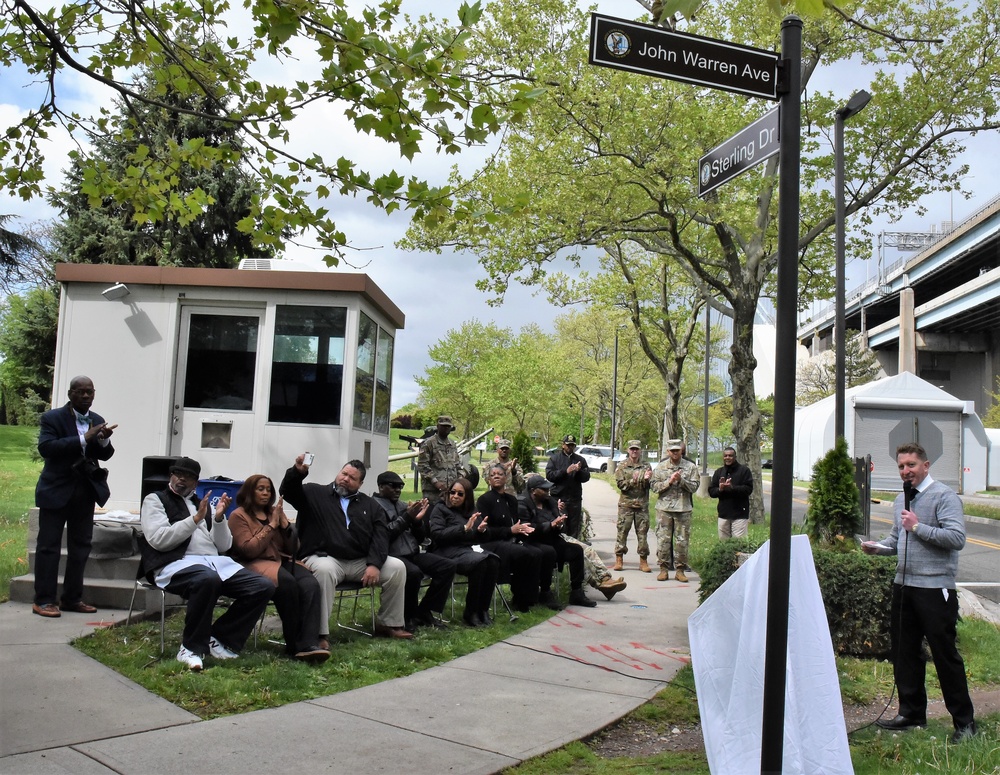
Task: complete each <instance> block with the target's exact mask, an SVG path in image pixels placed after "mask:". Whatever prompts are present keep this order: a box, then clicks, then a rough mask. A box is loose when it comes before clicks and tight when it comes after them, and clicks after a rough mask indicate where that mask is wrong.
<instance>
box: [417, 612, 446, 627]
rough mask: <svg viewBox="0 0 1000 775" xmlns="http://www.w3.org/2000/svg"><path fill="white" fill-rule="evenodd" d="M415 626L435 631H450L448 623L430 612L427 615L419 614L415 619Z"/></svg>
mask: <svg viewBox="0 0 1000 775" xmlns="http://www.w3.org/2000/svg"><path fill="white" fill-rule="evenodd" d="M413 622H414V624H418V625H421V626H423V627H433V628H434V629H435V630H446V629H448V623H447V622H446V621H445V620H444V619H441V618H439V617H437V616H435V615H434V614H433V613H432V612H430V611H428V612H426V613H418V614H417V615H416V616H414V617H413Z"/></svg>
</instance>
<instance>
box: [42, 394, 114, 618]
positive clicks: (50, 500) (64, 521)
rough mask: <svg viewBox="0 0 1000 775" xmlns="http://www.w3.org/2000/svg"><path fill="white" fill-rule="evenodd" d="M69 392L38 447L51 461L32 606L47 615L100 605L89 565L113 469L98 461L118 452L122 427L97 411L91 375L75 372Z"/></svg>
mask: <svg viewBox="0 0 1000 775" xmlns="http://www.w3.org/2000/svg"><path fill="white" fill-rule="evenodd" d="M67 395H68V397H69V401H68V402H67V403H66V404H65V405H64V406H61V407H59V408H58V409H51V410H49V411H48V412H46V413H45V414H43V415H42V417H41V420H40V421H39V429H38V453H39V454H40V455H41V456H42V459H43V460H44V461H45V465H44V466H43V467H42V473H41V475H40V476H39V477H38V485H37V487H36V488H35V505H36V506H38V539H37V543H36V545H35V602H34V604H33V605H32V606H31V611H32V613H35V614H38V615H39V616H43V617H45V618H47V619H54V618H57V617H59V616H61V615H62V614H61V611H74V612H76V613H81V614H92V613H94V612H95V611H97V609H96V608H95V607H94V606H92V605H90V604H88V603H85V602H84V601H83V571H84V568H85V567H86V564H87V558H88V557H90V545H91V542H92V540H93V535H94V506H95V505H96V504H100V505H101V506H103V505H104V504H105V503H107V501H108V498H110V497H111V490H110V489H109V488H108V481H107V479H108V472H107V471H106V470H104V469H103V468H101V467H100V465H99V463H98V462H97V461H99V460H108V459H109V458H110V457H111V456H112V455H114V454H115V448H114V446H112V444H111V434H113V433H114V431H115V428H117V427H118V426H117V425H109V424H108V423H106V422H105V421H104V418H103V417H101V416H100V415H99V414H98V413H97V412H93V411H91V409H90V407H91V404H93V403H94V383H93V381H92V380H91V379H90V377H84V376H79V377H74V378H73V379H72V381H71V382H70V383H69V392H68V394H67ZM64 527H65V529H66V575H65V576H64V577H63V589H62V599H61V601H60V602H59V604H58V605H56V600H57V594H56V592H57V589H58V584H59V555H60V553H61V549H60V547H61V545H62V536H63V528H64Z"/></svg>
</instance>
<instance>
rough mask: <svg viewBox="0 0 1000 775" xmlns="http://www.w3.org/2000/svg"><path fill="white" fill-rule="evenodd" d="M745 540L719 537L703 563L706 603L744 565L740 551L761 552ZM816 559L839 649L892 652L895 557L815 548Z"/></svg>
mask: <svg viewBox="0 0 1000 775" xmlns="http://www.w3.org/2000/svg"><path fill="white" fill-rule="evenodd" d="M759 546H760V545H759V544H758V543H755V542H752V541H750V542H748V541H747V540H746V539H732V540H728V541H720V542H719V543H718V544H716V545H715V546H713V547H712V548H711V549H709V551H708V553H707V554H706V556H705V558H704V560H703V562H702V564H701V566H700V567H699V568H698V572H699V575H700V577H701V585H700V587H699V589H698V596H699V600H700V601H701V602H704V601H705V600H706V599H707V598H708V596H709V595H711V594H712V593H713V592H714V591H715V590H716V589H718V588H719V587H720V586H721V585H722V584H723V582H725V580H726V579H728V578H729V577H730V576H731V575H732V574H733V573H735V572H736V569H737V568H738V567H739V565H740V564H741V562H740V560H741V558H740V554H746V553H752V552H755V551H757V549H758V548H759ZM813 561H814V563H815V565H816V576H817V578H818V579H819V589H820V594H822V596H823V604H824V606H825V607H826V619H827V622H828V623H829V625H830V636H831V638H832V640H833V648H834V651H835V652H836V653H837V654H849V655H853V656H860V657H884V656H887V655H888V653H889V598H890V594H891V589H892V579H893V576H894V575H895V573H896V558H895V557H869V556H867V555H865V554H862V553H861V551H850V552H845V551H830V550H827V549H818V548H817V547H815V546H814V547H813Z"/></svg>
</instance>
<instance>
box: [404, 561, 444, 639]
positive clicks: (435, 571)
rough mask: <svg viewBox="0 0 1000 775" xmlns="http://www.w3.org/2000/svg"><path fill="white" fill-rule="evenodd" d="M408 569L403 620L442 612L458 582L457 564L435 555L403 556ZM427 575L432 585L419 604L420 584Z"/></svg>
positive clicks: (408, 620)
mask: <svg viewBox="0 0 1000 775" xmlns="http://www.w3.org/2000/svg"><path fill="white" fill-rule="evenodd" d="M399 559H400V560H402V561H403V565H405V566H406V587H405V589H404V591H403V618H404V619H405V620H406V621H407V622H410V621H412V620H413V617H415V616H417V615H418V614H425V613H430V612H431V611H433V612H434V613H441V612H442V611H443V610H444V604H445V603H446V602H448V593H449V592H450V591H451V583H452V581H454V580H455V561H454V560H449V559H448V558H447V557H442V556H441V555H439V554H434V552H423V553H419V552H418V553H417V554H410V555H407V556H406V557H400V558H399ZM424 576H429V577H430V580H431V583H430V586H428V587H427V592H425V593H424V599H423V601H421V602H420V603H418V602H417V601H418V597H419V595H420V584H421V582H423V580H424Z"/></svg>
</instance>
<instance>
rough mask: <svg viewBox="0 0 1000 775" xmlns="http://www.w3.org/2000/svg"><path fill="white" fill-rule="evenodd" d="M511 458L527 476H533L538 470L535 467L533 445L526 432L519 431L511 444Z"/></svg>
mask: <svg viewBox="0 0 1000 775" xmlns="http://www.w3.org/2000/svg"><path fill="white" fill-rule="evenodd" d="M510 456H511V457H512V458H514V459H515V460H516V461H517V464H518V465H519V466H521V470H522V471H524V473H525V474H526V475H527V474H533V473H535V472H536V471H537V470H538V467H537V466H536V465H535V450H534V447H533V446H532V445H531V439H530V438H529V437H528V434H527V433H525V432H524V431H518V432H517V433H515V434H514V438H513V439H511V443H510Z"/></svg>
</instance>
